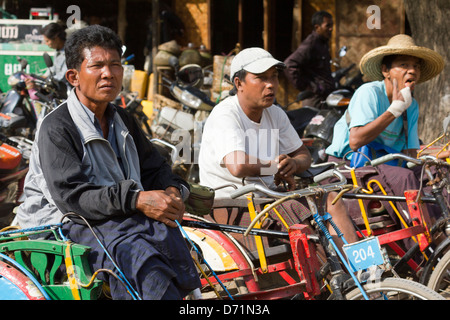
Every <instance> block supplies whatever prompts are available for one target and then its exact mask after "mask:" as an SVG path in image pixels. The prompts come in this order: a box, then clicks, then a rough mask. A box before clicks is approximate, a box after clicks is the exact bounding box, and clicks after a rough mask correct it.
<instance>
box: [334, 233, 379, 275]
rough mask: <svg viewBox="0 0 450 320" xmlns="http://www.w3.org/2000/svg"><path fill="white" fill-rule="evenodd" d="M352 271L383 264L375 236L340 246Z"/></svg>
mask: <svg viewBox="0 0 450 320" xmlns="http://www.w3.org/2000/svg"><path fill="white" fill-rule="evenodd" d="M342 248H343V249H344V252H345V254H346V256H347V259H348V262H349V263H350V265H351V267H352V268H353V270H354V271H358V270H364V269H367V268H369V267H371V266H374V265H382V264H384V259H383V254H382V253H381V248H380V243H379V242H378V238H377V237H372V238H367V239H364V240H361V241H358V242H354V243H351V244H346V245H344V246H343V247H342Z"/></svg>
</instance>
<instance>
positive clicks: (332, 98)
mask: <svg viewBox="0 0 450 320" xmlns="http://www.w3.org/2000/svg"><path fill="white" fill-rule="evenodd" d="M326 103H327V105H329V106H330V107H344V106H348V104H349V103H350V99H349V98H346V97H344V96H343V95H342V94H330V95H329V96H328V97H327V100H326Z"/></svg>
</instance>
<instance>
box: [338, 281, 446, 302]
mask: <svg viewBox="0 0 450 320" xmlns="http://www.w3.org/2000/svg"><path fill="white" fill-rule="evenodd" d="M363 288H364V291H365V292H366V293H367V295H368V296H369V299H370V300H445V298H444V297H443V296H441V295H440V294H439V293H437V292H436V291H433V290H431V289H430V288H428V287H426V286H425V285H423V284H420V283H418V282H415V281H411V280H408V279H402V278H385V279H382V280H380V281H377V282H374V283H368V284H365V285H363ZM380 292H383V293H385V295H381V294H380ZM345 298H346V299H347V300H364V297H363V295H362V293H361V291H360V290H359V288H355V289H352V290H351V291H350V292H348V293H347V294H346V295H345Z"/></svg>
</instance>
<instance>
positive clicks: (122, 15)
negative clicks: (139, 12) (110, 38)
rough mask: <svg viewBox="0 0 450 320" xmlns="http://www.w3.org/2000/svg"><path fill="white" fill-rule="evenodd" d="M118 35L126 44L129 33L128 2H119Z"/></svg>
mask: <svg viewBox="0 0 450 320" xmlns="http://www.w3.org/2000/svg"><path fill="white" fill-rule="evenodd" d="M117 29H118V30H117V34H118V35H119V38H120V40H122V43H123V44H125V40H126V36H125V35H126V32H127V0H119V3H118V13H117Z"/></svg>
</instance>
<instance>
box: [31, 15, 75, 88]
mask: <svg viewBox="0 0 450 320" xmlns="http://www.w3.org/2000/svg"><path fill="white" fill-rule="evenodd" d="M41 33H42V36H43V38H44V43H45V44H46V45H47V46H49V47H50V48H51V49H55V50H56V52H55V57H54V59H53V66H52V67H50V68H49V69H48V70H47V71H46V72H45V74H44V75H43V77H44V78H47V77H49V76H50V75H51V74H52V75H53V77H54V79H55V80H57V81H58V82H60V83H61V84H63V85H64V86H65V87H67V88H68V89H70V88H71V86H70V83H69V82H68V81H67V79H66V71H67V65H66V55H65V52H64V44H65V43H66V27H65V26H64V25H63V24H62V23H58V22H52V23H50V24H47V25H46V26H44V27H43V28H42V30H41ZM25 82H26V84H27V88H28V89H35V88H36V86H35V85H34V82H33V78H32V77H28V78H27V79H26V80H25Z"/></svg>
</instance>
